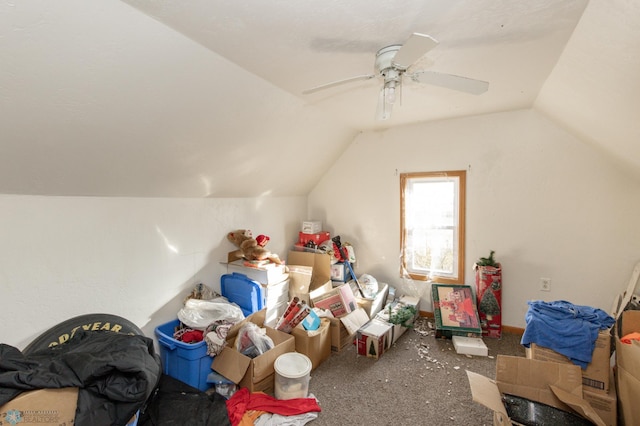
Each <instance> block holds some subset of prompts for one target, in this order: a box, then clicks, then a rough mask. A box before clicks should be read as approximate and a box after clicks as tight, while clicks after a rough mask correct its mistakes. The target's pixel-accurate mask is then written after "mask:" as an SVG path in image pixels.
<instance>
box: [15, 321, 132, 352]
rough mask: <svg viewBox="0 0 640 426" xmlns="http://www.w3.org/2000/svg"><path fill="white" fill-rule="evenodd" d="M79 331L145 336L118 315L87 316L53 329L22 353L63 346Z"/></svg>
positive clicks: (64, 322) (34, 341) (39, 337)
mask: <svg viewBox="0 0 640 426" xmlns="http://www.w3.org/2000/svg"><path fill="white" fill-rule="evenodd" d="M78 329H84V330H88V331H112V332H114V333H124V334H131V335H139V336H144V333H143V332H142V330H140V328H138V326H137V325H135V324H134V323H132V322H131V321H128V320H126V319H124V318H122V317H119V316H117V315H111V314H85V315H79V316H77V317H74V318H71V319H68V320H66V321H63V322H61V323H60V324H58V325H55V326H53V327H51V328H50V329H49V330H47V331H45V332H44V333H42V334H41V335H40V336H38V337H36V338H35V339H34V340H33V341H32V342H31V343H29V344H28V345H27V346H26V347H25V348H24V350H23V351H22V352H23V353H24V354H31V353H34V352H37V351H39V350H42V349H46V348H49V347H51V346H57V345H60V344H63V343H65V342H66V341H67V340H69V339H70V338H71V336H73V334H74V333H75V332H76V330H78Z"/></svg>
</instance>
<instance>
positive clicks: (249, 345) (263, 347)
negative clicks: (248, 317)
mask: <svg viewBox="0 0 640 426" xmlns="http://www.w3.org/2000/svg"><path fill="white" fill-rule="evenodd" d="M273 346H274V344H273V340H272V339H271V337H269V336H267V334H266V329H264V328H260V327H258V325H256V324H254V323H252V322H247V323H246V324H245V325H243V326H242V327H241V328H240V330H239V331H238V336H237V337H236V350H237V351H238V352H240V353H241V354H243V355H245V356H248V357H249V358H255V357H257V356H259V355H262V354H263V353H265V352H266V351H268V350H269V349H271V348H273Z"/></svg>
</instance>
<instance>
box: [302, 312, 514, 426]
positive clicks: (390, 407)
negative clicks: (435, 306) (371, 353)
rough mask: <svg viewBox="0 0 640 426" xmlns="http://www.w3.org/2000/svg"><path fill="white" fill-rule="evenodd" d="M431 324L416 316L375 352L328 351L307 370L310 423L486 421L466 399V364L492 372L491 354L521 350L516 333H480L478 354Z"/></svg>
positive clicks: (488, 413)
mask: <svg viewBox="0 0 640 426" xmlns="http://www.w3.org/2000/svg"><path fill="white" fill-rule="evenodd" d="M434 328H435V326H434V324H433V319H429V318H425V317H419V318H418V319H417V320H416V322H415V324H414V327H413V328H412V329H410V330H408V332H406V333H405V334H404V335H402V336H401V337H400V338H399V339H398V341H397V342H396V343H394V347H393V348H391V349H389V351H388V352H385V354H384V356H382V357H380V358H379V359H377V360H374V359H372V358H368V357H364V356H359V355H357V352H356V348H355V346H354V345H348V346H346V347H345V348H344V349H342V351H340V352H338V353H336V352H334V353H332V355H331V357H330V358H329V359H327V360H326V361H325V362H323V363H322V364H320V365H319V366H318V367H317V368H316V369H315V370H313V371H312V372H311V379H310V382H309V392H310V393H312V394H313V395H315V397H316V398H317V399H318V401H319V404H320V407H321V408H322V412H321V413H320V414H319V416H318V418H317V419H315V420H313V421H312V422H311V423H310V424H312V425H313V426H335V425H339V424H353V425H381V426H382V425H420V424H424V425H427V424H429V425H447V424H450V425H473V426H479V425H487V426H489V425H492V424H493V420H492V419H493V417H492V416H493V412H492V411H491V410H489V409H488V408H486V407H484V406H482V405H480V404H477V403H475V402H473V401H472V399H471V392H470V389H469V381H468V379H467V374H466V370H470V371H473V372H476V373H479V374H482V375H484V376H487V377H490V378H494V377H495V369H496V356H497V355H513V356H521V357H524V356H525V350H524V347H523V346H522V345H521V344H520V338H521V336H520V335H518V334H510V333H503V334H502V337H501V338H500V339H492V338H485V339H483V340H484V342H485V344H486V346H487V348H488V352H489V355H488V356H486V357H485V356H471V355H460V354H458V353H456V351H455V349H454V347H453V344H452V341H451V339H441V338H436V337H435V330H434Z"/></svg>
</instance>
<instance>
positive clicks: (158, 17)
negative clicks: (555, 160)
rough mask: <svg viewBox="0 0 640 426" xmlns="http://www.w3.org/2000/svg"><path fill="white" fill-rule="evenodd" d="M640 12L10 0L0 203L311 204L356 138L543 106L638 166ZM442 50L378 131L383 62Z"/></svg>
mask: <svg viewBox="0 0 640 426" xmlns="http://www.w3.org/2000/svg"><path fill="white" fill-rule="evenodd" d="M638 3H640V2H630V1H628V0H627V1H625V0H611V1H604V0H598V1H594V0H591V1H586V0H566V1H561V2H559V1H554V0H529V1H524V0H520V1H512V0H498V1H495V0H493V1H489V0H480V1H478V0H430V1H423V0H389V1H384V2H371V1H367V0H350V1H326V0H325V1H322V2H321V1H315V0H311V1H304V2H301V1H293V0H281V1H269V2H266V1H258V0H245V1H239V2H228V1H222V0H190V1H185V0H121V1H116V0H99V1H91V2H87V1H83V0H63V1H58V2H50V1H47V0H24V1H9V0H6V1H5V2H3V3H2V4H1V5H0V63H1V64H2V65H1V66H0V108H1V111H0V112H1V114H0V126H1V128H2V136H0V152H1V155H0V193H18V194H39V195H97V196H137V197H146V196H169V197H208V196H210V197H244V196H261V195H302V194H306V193H307V192H308V191H309V190H310V189H311V188H312V187H313V185H314V183H315V182H316V181H317V179H318V178H319V177H320V176H321V175H322V174H323V173H324V172H325V171H326V170H327V169H328V168H329V167H330V165H331V163H332V162H333V161H334V160H335V159H336V158H337V157H338V156H339V155H340V154H341V152H342V151H343V150H344V149H346V147H347V146H348V145H349V143H350V142H351V141H352V140H353V138H354V137H355V136H356V135H357V134H358V133H359V132H362V131H372V130H381V129H385V128H388V127H393V126H398V125H405V124H409V123H416V122H423V121H430V120H440V119H446V118H453V117H462V116H466V115H477V114H486V113H491V112H497V111H506V110H514V109H523V108H537V109H539V110H540V111H542V112H543V113H545V114H547V115H548V116H549V117H550V118H552V119H553V120H555V121H556V122H558V123H559V124H560V125H561V126H563V127H565V128H567V129H568V130H570V131H572V132H574V133H575V134H576V135H578V136H579V137H580V138H581V139H583V140H584V141H585V142H587V143H591V144H593V145H594V146H596V147H597V148H598V149H601V150H602V151H603V152H606V153H607V155H609V156H610V157H611V158H612V159H614V161H619V162H620V164H622V165H624V166H626V167H628V168H629V169H638V170H640V144H639V143H638V141H639V140H640V124H639V123H640V120H638V115H639V112H640V79H639V78H638V77H637V76H638V75H640V5H639V4H638ZM412 33H421V34H428V35H430V36H431V37H433V38H434V39H436V40H437V41H438V44H437V46H435V47H434V48H433V49H431V50H429V51H428V52H427V53H426V54H425V55H424V56H423V57H421V59H419V60H418V61H417V62H416V63H415V64H413V65H412V66H411V67H410V69H409V70H408V72H422V71H434V72H438V73H447V74H454V75H458V76H464V77H468V78H472V79H477V80H482V81H487V82H489V89H488V91H487V92H485V93H483V94H481V95H474V94H469V93H465V92H461V91H457V90H452V89H450V88H443V87H438V86H435V85H432V84H424V83H418V82H415V81H413V80H412V79H410V78H405V79H404V82H403V87H402V96H401V99H400V102H396V105H395V107H394V110H393V114H392V116H391V118H390V119H388V120H384V121H379V120H376V119H375V115H376V106H377V102H378V93H379V92H380V89H381V87H382V82H381V80H380V79H379V78H377V77H375V78H370V79H361V80H355V81H351V82H349V83H345V84H339V85H335V86H333V87H329V88H327V89H325V90H321V91H318V92H314V93H312V94H307V95H304V94H302V92H303V91H304V90H305V89H309V88H312V87H315V86H317V85H321V84H325V83H330V82H334V81H339V80H342V79H348V78H350V77H354V76H361V75H368V74H372V73H374V60H375V55H376V52H377V51H378V50H379V49H380V48H382V47H385V46H388V45H392V44H403V43H405V41H406V40H408V39H409V37H410V35H411V34H412Z"/></svg>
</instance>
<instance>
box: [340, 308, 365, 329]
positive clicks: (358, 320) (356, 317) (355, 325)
mask: <svg viewBox="0 0 640 426" xmlns="http://www.w3.org/2000/svg"><path fill="white" fill-rule="evenodd" d="M340 321H341V322H342V324H343V325H344V328H346V329H347V332H348V333H349V335H351V334H355V333H356V332H357V331H358V329H359V328H360V327H362V326H363V325H365V324H366V323H367V322H369V315H367V311H365V310H364V309H362V308H358V309H356V310H355V311H353V312H351V313H349V314H347V315H345V316H343V317H342V318H340Z"/></svg>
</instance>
